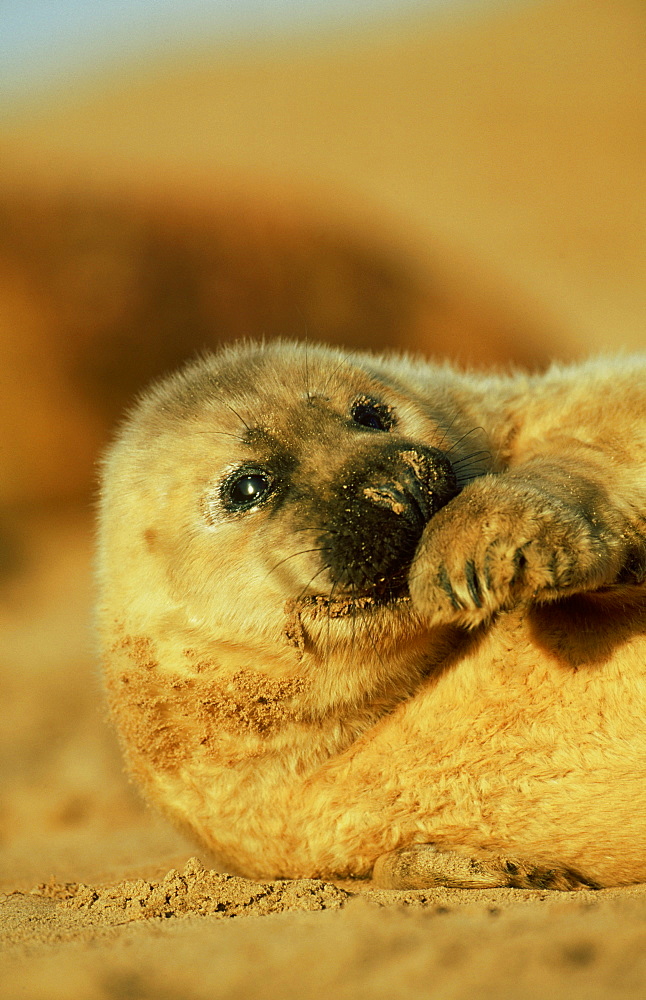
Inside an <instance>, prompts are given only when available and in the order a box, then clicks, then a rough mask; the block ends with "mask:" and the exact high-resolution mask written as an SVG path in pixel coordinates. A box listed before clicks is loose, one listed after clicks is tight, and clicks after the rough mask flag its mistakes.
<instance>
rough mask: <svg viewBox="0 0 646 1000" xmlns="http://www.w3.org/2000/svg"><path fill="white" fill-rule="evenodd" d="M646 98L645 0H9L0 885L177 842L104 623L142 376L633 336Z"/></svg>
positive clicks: (541, 353) (534, 362)
mask: <svg viewBox="0 0 646 1000" xmlns="http://www.w3.org/2000/svg"><path fill="white" fill-rule="evenodd" d="M645 109H646V8H645V7H644V4H643V3H642V2H641V0H497V2H496V0H488V2H487V0H435V2H433V0H426V2H421V0H417V2H414V0H408V2H406V0H352V3H347V2H346V3H339V2H336V0H327V2H325V0H299V2H294V0H264V2H263V0H210V2H209V0H182V2H181V3H180V2H179V0H155V2H154V3H153V2H151V0H104V2H102V3H101V4H88V3H83V2H80V0H67V2H66V0H5V2H0V379H1V381H2V390H1V392H0V468H1V475H0V616H2V619H3V627H2V630H1V633H0V697H1V698H2V705H3V710H2V711H3V724H2V728H1V729H0V884H7V885H8V884H10V885H12V886H15V885H17V884H19V883H20V884H25V885H26V884H31V883H30V880H31V882H33V881H34V880H36V881H41V880H42V879H43V878H46V877H47V876H48V875H49V874H50V871H51V872H55V873H56V874H57V875H59V876H60V877H67V878H77V879H78V878H83V879H88V878H90V877H98V876H99V875H103V874H109V873H110V872H111V871H116V870H119V871H120V872H121V871H122V870H123V867H124V866H126V867H130V868H133V869H134V868H137V866H141V865H143V864H150V863H152V862H155V863H156V862H159V863H160V864H161V865H162V866H163V865H164V864H165V863H166V860H167V858H169V857H171V856H174V855H175V854H181V853H182V852H184V853H185V850H186V847H185V844H184V842H183V841H182V840H181V838H179V836H175V834H174V833H172V832H171V831H169V830H168V829H167V828H166V827H165V825H164V824H163V823H162V822H161V821H158V820H157V819H156V818H155V817H154V816H153V815H152V814H151V813H148V812H147V811H146V810H145V809H144V808H143V807H142V806H141V804H140V803H139V800H138V799H137V797H136V795H135V794H134V793H133V792H132V791H131V790H130V789H129V787H128V786H127V784H126V782H125V780H124V778H123V776H122V773H121V767H120V763H119V757H118V752H117V751H116V749H115V746H114V741H113V737H112V735H111V733H110V730H109V727H108V726H107V725H106V722H105V718H104V708H103V705H102V702H101V694H100V680H99V675H98V656H97V654H96V651H95V650H94V646H93V637H92V623H91V619H92V616H91V607H92V600H93V593H92V587H93V585H92V572H91V550H92V519H93V514H92V508H93V497H94V493H95V489H96V468H97V460H98V457H99V456H100V454H101V451H102V449H103V448H104V447H105V445H106V443H107V442H108V440H109V439H110V435H111V433H113V429H114V426H115V423H116V422H117V421H118V419H119V415H120V414H121V413H122V412H123V410H124V408H125V407H127V405H128V403H129V401H131V400H132V399H133V397H134V396H135V395H136V394H137V392H138V391H139V390H140V389H141V388H142V387H143V386H144V385H145V384H146V383H147V382H148V381H149V380H150V379H151V378H154V377H156V376H159V375H160V374H162V373H164V372H165V371H168V370H169V369H172V368H174V367H176V366H177V365H178V364H179V363H181V361H182V360H183V359H185V358H188V357H191V356H193V355H194V354H195V353H196V352H197V351H199V350H202V349H204V348H206V347H214V346H215V345H217V344H218V343H220V342H222V341H226V340H230V339H233V338H237V337H260V336H262V337H273V336H287V337H307V338H309V339H312V340H322V341H326V342H330V343H335V344H345V345H347V346H348V347H350V348H354V347H356V346H361V347H369V348H375V349H382V348H387V347H392V348H397V349H407V350H414V351H419V352H421V353H423V354H424V355H426V356H429V357H438V358H445V357H449V358H452V359H454V360H457V361H459V362H460V363H466V364H470V365H474V366H477V367H482V366H486V365H490V364H495V365H507V364H510V363H513V364H520V365H524V366H530V367H532V368H537V367H541V366H544V365H545V364H546V363H547V362H548V360H549V359H550V358H560V359H566V360H567V359H574V358H577V357H580V356H582V355H584V354H587V353H590V352H603V351H611V350H616V349H622V350H642V349H643V348H644V347H645V346H646V342H645V333H644V329H645V327H644V318H645V316H646V283H645V281H644V278H645V275H646V183H645V181H646V176H645V173H646V110H645ZM41 876H42V878H41Z"/></svg>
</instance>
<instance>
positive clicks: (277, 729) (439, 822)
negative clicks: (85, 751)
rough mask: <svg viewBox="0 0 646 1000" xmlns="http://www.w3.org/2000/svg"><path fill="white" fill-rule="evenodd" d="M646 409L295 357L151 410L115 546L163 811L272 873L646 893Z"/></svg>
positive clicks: (311, 355) (106, 574)
mask: <svg viewBox="0 0 646 1000" xmlns="http://www.w3.org/2000/svg"><path fill="white" fill-rule="evenodd" d="M645 386H646V364H645V362H644V359H639V358H636V359H635V358H632V359H618V360H613V361H608V360H600V361H591V362H588V363H585V364H582V365H579V366H575V367H559V366H555V367H553V368H551V369H550V370H549V371H547V372H546V373H545V374H540V375H528V374H522V373H515V374H514V373H512V374H508V375H503V374H493V375H488V376H480V375H478V376H476V375H470V374H465V373H463V372H460V371H457V370H455V369H454V368H452V367H450V366H448V365H434V364H429V363H427V362H424V361H422V360H419V359H411V358H407V357H395V356H383V357H376V356H371V355H369V354H361V353H353V354H345V353H342V352H340V351H338V350H334V349H330V348H327V347H317V346H312V345H299V344H296V343H285V342H273V343H270V344H266V345H265V344H254V343H246V344H242V345H238V346H234V347H231V348H226V349H224V350H222V351H221V352H220V353H218V354H215V355H208V356H206V357H205V358H203V359H202V360H200V361H198V362H196V363H192V364H189V365H188V366H187V367H186V368H184V370H182V371H180V372H179V373H177V374H174V375H172V376H170V377H169V378H167V379H166V380H165V381H162V382H160V383H159V384H157V385H155V386H153V387H152V389H151V390H150V391H149V392H148V393H147V394H146V395H144V396H143V397H142V398H141V400H140V401H139V403H138V405H136V407H135V408H134V409H133V411H132V413H131V414H130V415H129V417H128V418H127V420H126V422H125V423H124V425H123V427H122V429H121V432H120V434H119V436H118V439H117V440H116V443H115V444H114V445H113V447H112V449H111V451H110V452H109V454H108V455H107V457H106V459H105V463H104V468H103V485H102V498H101V505H100V525H99V544H98V577H99V583H100V600H99V610H98V619H99V627H100V634H101V642H102V648H103V658H104V669H105V679H106V686H107V692H108V698H109V703H110V706H111V710H112V715H113V717H114V720H115V722H116V726H117V729H118V732H119V734H120V738H121V742H122V745H123V750H124V753H125V758H126V762H127V766H128V769H129V771H130V773H131V775H132V776H133V778H134V779H135V780H136V781H137V782H138V783H139V784H140V786H141V787H142V789H143V791H144V793H145V794H146V796H147V797H148V798H149V799H150V800H151V801H152V802H154V803H155V804H156V805H158V806H159V807H160V808H161V809H162V810H163V811H164V812H165V813H166V814H167V816H169V817H170V818H171V819H172V820H173V821H174V822H175V823H176V824H178V825H179V826H180V827H182V828H185V829H187V830H189V831H190V832H191V833H192V834H193V835H194V836H195V837H197V839H198V840H199V841H200V842H201V843H202V845H203V846H204V847H206V848H208V849H209V850H210V851H211V852H213V854H214V855H215V856H216V857H217V859H218V860H219V862H220V863H221V864H224V865H226V866H227V867H228V868H229V870H232V871H234V872H237V873H241V874H244V875H247V876H251V877H263V878H266V877H318V878H334V877H337V878H339V877H345V878H347V877H367V876H369V875H370V874H371V873H374V876H375V878H376V880H377V881H378V882H379V883H380V884H382V885H384V886H391V887H399V888H406V887H424V886H430V885H454V886H500V885H510V886H520V887H523V886H525V887H536V886H542V887H552V888H559V889H564V888H576V887H579V886H586V885H587V886H607V885H617V884H625V883H631V882H636V881H640V880H643V879H646V850H645V849H644V848H645V841H646V780H645V779H646V732H645V727H644V717H645V716H646V635H645V631H646V591H645V588H644V580H645V578H646V543H645V534H646V516H645V515H646V420H645V415H646V389H645Z"/></svg>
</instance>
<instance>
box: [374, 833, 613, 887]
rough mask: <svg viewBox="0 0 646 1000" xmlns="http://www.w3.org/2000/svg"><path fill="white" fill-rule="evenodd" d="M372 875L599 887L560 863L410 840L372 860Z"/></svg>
mask: <svg viewBox="0 0 646 1000" xmlns="http://www.w3.org/2000/svg"><path fill="white" fill-rule="evenodd" d="M372 877H373V881H374V882H375V884H376V886H378V887H379V888H381V889H430V888H433V887H434V886H444V887H446V888H452V889H497V888H505V887H507V888H515V889H558V890H561V891H568V890H573V889H599V888H600V886H599V885H598V883H596V882H594V881H593V880H592V879H589V878H587V877H586V876H585V875H583V874H582V873H581V872H578V871H575V870H574V869H573V868H568V867H567V866H565V865H559V864H555V865H548V864H545V863H544V862H533V861H529V860H528V859H527V858H519V857H516V856H515V855H514V856H510V855H500V854H493V853H489V852H488V853H486V854H485V855H482V856H480V857H477V858H476V857H470V856H469V855H468V854H461V853H458V852H457V851H439V850H437V848H436V847H435V846H434V845H433V844H410V845H409V846H408V847H400V848H398V849H397V850H395V851H390V852H389V853H388V854H382V856H381V857H380V858H378V859H377V861H376V862H375V866H374V869H373V873H372Z"/></svg>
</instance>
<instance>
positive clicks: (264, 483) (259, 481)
mask: <svg viewBox="0 0 646 1000" xmlns="http://www.w3.org/2000/svg"><path fill="white" fill-rule="evenodd" d="M272 487H273V480H272V479H271V477H270V476H268V475H267V474H266V473H265V472H256V471H249V472H242V473H237V474H235V475H234V476H232V477H231V478H230V479H228V480H227V482H226V483H225V485H224V502H225V504H226V506H227V507H228V508H229V510H236V511H237V510H251V508H252V507H257V506H258V505H259V504H261V503H262V502H263V501H264V500H266V499H267V497H268V496H269V494H270V493H271V490H272Z"/></svg>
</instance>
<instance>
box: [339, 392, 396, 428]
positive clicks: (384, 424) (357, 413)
mask: <svg viewBox="0 0 646 1000" xmlns="http://www.w3.org/2000/svg"><path fill="white" fill-rule="evenodd" d="M350 415H351V417H352V419H353V421H354V423H355V424H360V425H361V427H369V428H370V430H373V431H389V430H390V429H391V427H392V426H393V424H394V422H395V421H394V419H393V414H392V410H391V409H390V407H389V406H386V405H385V404H384V403H380V402H378V400H376V399H369V398H368V397H367V396H361V397H360V398H359V399H355V401H354V403H353V404H352V409H351V411H350Z"/></svg>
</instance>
